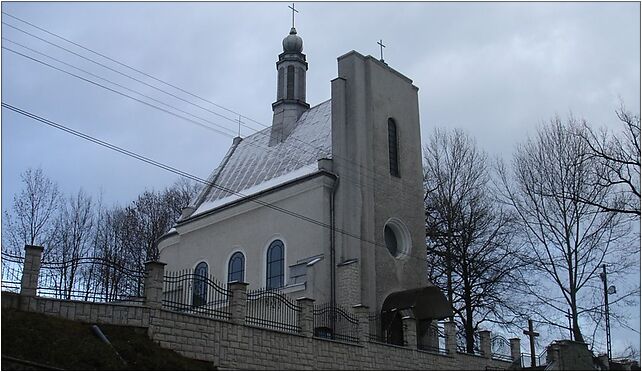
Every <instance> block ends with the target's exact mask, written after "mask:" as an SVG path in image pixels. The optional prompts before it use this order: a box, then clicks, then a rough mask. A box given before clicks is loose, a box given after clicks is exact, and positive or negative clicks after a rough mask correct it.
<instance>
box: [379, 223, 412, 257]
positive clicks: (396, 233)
mask: <svg viewBox="0 0 642 372" xmlns="http://www.w3.org/2000/svg"><path fill="white" fill-rule="evenodd" d="M383 239H384V242H385V244H386V248H388V252H390V254H391V255H392V256H393V257H395V258H403V257H402V256H407V255H408V253H409V252H410V245H411V242H412V238H411V237H410V232H409V231H408V229H407V228H406V225H404V223H403V222H401V220H400V219H398V218H396V217H393V218H390V219H389V220H388V221H387V222H386V224H385V225H384V227H383Z"/></svg>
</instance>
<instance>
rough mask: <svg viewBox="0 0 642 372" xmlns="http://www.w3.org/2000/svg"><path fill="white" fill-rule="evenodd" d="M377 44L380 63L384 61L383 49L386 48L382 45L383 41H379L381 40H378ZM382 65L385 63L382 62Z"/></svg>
mask: <svg viewBox="0 0 642 372" xmlns="http://www.w3.org/2000/svg"><path fill="white" fill-rule="evenodd" d="M377 44H379V53H381V59H380V61H381V62H384V60H383V48H385V47H386V46H385V45H383V40H381V39H379V41H378V42H377ZM384 63H385V62H384Z"/></svg>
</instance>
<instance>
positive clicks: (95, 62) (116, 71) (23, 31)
mask: <svg viewBox="0 0 642 372" xmlns="http://www.w3.org/2000/svg"><path fill="white" fill-rule="evenodd" d="M3 14H6V13H4V12H3ZM2 24H3V25H5V26H7V27H10V28H13V29H15V30H17V31H20V32H22V33H24V34H27V35H29V36H31V37H33V38H36V39H38V40H40V41H43V42H45V43H47V44H49V45H52V46H55V47H56V48H59V49H62V50H64V51H66V52H68V53H71V54H73V55H75V56H77V57H80V58H82V59H84V60H86V61H89V62H92V63H94V64H97V65H99V66H101V67H103V68H106V69H108V70H110V71H113V72H115V73H117V74H119V75H122V76H125V77H127V78H129V79H132V80H134V81H136V82H138V83H140V84H143V85H145V86H148V87H150V88H152V89H155V90H157V91H159V92H162V93H165V94H167V95H169V96H172V97H174V98H176V99H178V100H181V101H183V102H185V103H188V104H190V105H193V106H196V107H198V108H200V109H202V110H205V111H207V112H210V113H212V114H214V115H216V116H219V117H221V118H223V119H226V120H229V121H231V122H233V123H235V124H236V123H238V121H237V120H236V119H232V118H230V117H227V116H225V115H222V114H219V113H218V112H216V111H212V110H210V109H208V108H206V107H203V106H201V105H198V104H196V103H193V102H190V101H188V100H186V99H184V98H182V97H180V96H177V95H175V94H173V93H170V92H167V91H165V90H163V89H160V88H158V87H156V86H154V85H151V84H149V83H147V82H145V81H143V80H141V79H138V78H136V77H133V76H131V75H128V74H126V73H124V72H122V71H119V70H116V69H114V68H112V67H109V66H107V65H105V64H103V63H100V62H97V61H95V60H93V59H91V58H89V57H86V56H83V55H82V54H79V53H76V52H74V51H73V50H70V49H68V48H65V47H63V46H60V45H58V44H56V43H54V42H51V41H49V40H46V39H43V38H41V37H40V36H37V35H34V34H32V33H31V32H29V31H25V30H23V29H21V28H19V27H16V26H13V25H10V24H8V23H6V22H2ZM243 126H244V127H246V128H248V129H251V130H256V129H255V128H252V127H249V126H247V125H243Z"/></svg>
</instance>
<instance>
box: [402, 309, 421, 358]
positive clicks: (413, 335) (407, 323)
mask: <svg viewBox="0 0 642 372" xmlns="http://www.w3.org/2000/svg"><path fill="white" fill-rule="evenodd" d="M404 312H406V314H403V315H402V317H401V324H402V326H403V342H404V345H406V346H408V347H410V348H413V349H416V348H417V320H416V319H415V315H414V314H412V311H410V310H408V311H404Z"/></svg>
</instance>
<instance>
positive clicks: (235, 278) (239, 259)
mask: <svg viewBox="0 0 642 372" xmlns="http://www.w3.org/2000/svg"><path fill="white" fill-rule="evenodd" d="M243 280H245V256H243V253H241V252H236V253H234V254H233V255H232V258H230V262H229V263H228V265H227V282H228V283H231V282H242V281H243Z"/></svg>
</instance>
